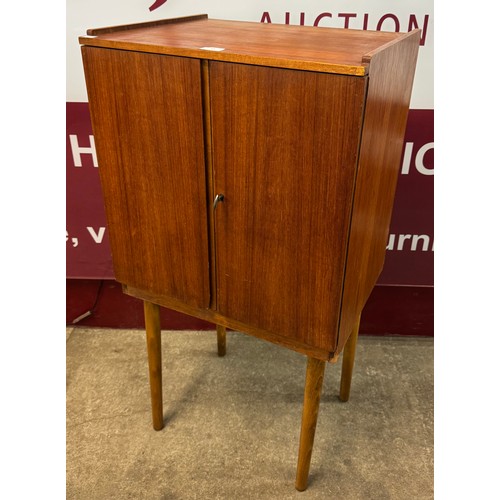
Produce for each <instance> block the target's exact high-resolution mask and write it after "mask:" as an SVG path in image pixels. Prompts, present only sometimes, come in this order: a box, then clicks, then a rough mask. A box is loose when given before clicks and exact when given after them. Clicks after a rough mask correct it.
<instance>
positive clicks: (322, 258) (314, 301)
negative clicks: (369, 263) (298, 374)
mask: <svg viewBox="0 0 500 500" xmlns="http://www.w3.org/2000/svg"><path fill="white" fill-rule="evenodd" d="M210 88H211V101H212V124H213V131H214V133H213V141H214V179H215V190H216V192H218V193H223V194H224V196H225V198H224V202H223V203H220V204H219V205H218V206H217V209H216V212H215V227H216V252H217V280H218V302H217V303H218V311H219V313H221V314H223V315H225V316H227V317H228V318H232V319H237V320H239V321H241V322H242V323H245V324H247V325H249V326H252V327H255V328H258V329H260V330H265V331H269V332H272V333H273V334H277V335H281V336H282V337H285V338H288V339H294V340H296V341H299V342H302V343H304V344H306V345H309V346H314V347H316V348H320V349H324V350H329V351H333V349H334V347H335V345H336V336H337V332H338V320H339V309H340V298H341V291H342V283H343V277H344V268H345V257H346V248H347V234H348V225H349V220H350V207H351V205H352V197H353V186H354V175H355V169H356V163H357V154H358V144H359V134H360V129H361V117H362V111H363V104H364V96H365V79H364V78H362V77H350V76H339V75H328V74H321V73H314V72H308V71H294V70H288V69H277V68H266V67H257V66H247V65H242V64H230V63H210Z"/></svg>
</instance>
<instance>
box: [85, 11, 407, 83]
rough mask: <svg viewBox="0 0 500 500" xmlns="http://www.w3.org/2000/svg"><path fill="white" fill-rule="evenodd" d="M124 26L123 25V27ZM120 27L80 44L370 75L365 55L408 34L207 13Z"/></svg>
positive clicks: (97, 32)
mask: <svg viewBox="0 0 500 500" xmlns="http://www.w3.org/2000/svg"><path fill="white" fill-rule="evenodd" d="M176 21H177V22H176ZM118 28H121V29H120V30H118V31H117V29H118ZM118 28H116V27H115V28H113V27H111V28H102V29H91V30H89V31H88V32H89V33H91V34H92V35H93V36H92V37H88V36H87V37H86V36H81V37H80V38H79V40H80V43H81V44H85V45H92V46H99V47H108V48H116V49H127V50H134V51H141V52H153V53H159V54H160V53H161V54H171V55H178V56H185V57H196V58H201V59H203V58H206V59H210V60H218V61H227V62H241V63H247V64H259V65H265V66H274V67H284V68H293V69H303V70H311V71H324V72H329V73H332V72H333V73H339V74H351V75H358V76H362V75H365V74H366V73H367V68H368V66H369V64H367V63H366V61H363V56H365V55H366V54H368V53H372V52H374V51H377V50H379V49H380V48H381V47H383V46H384V45H386V44H388V43H391V42H393V41H395V40H398V39H399V38H401V36H402V35H401V34H399V33H388V32H380V31H363V30H351V29H349V30H347V29H337V28H322V27H312V26H292V25H280V24H267V23H255V22H244V21H226V20H219V19H207V18H205V17H204V16H193V18H192V19H191V20H189V18H188V19H186V18H179V19H177V20H176V19H170V20H164V21H154V22H150V23H144V24H143V25H142V26H141V24H133V25H131V26H122V27H118ZM207 48H208V50H207ZM212 49H217V50H212ZM219 49H222V50H219Z"/></svg>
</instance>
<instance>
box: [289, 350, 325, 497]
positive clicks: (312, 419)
mask: <svg viewBox="0 0 500 500" xmlns="http://www.w3.org/2000/svg"><path fill="white" fill-rule="evenodd" d="M324 373H325V362H324V361H321V360H318V359H315V358H308V359H307V371H306V384H305V387H304V408H303V410H302V425H301V430H300V445H299V459H298V463H297V475H296V479H295V488H296V489H297V490H299V491H304V490H305V489H306V488H307V479H308V476H309V467H310V465H311V456H312V449H313V444H314V434H315V432H316V423H317V421H318V411H319V402H320V399H321V388H322V386H323V376H324Z"/></svg>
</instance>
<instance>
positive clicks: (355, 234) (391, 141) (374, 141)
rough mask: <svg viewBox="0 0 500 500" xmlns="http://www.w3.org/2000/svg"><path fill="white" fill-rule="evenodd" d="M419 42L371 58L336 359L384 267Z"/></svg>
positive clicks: (412, 37)
mask: <svg viewBox="0 0 500 500" xmlns="http://www.w3.org/2000/svg"><path fill="white" fill-rule="evenodd" d="M419 42H420V30H414V31H412V32H411V33H409V34H406V35H405V36H404V37H403V38H402V39H401V40H400V41H399V42H398V43H393V44H390V45H389V46H387V47H386V48H385V49H384V50H381V51H377V52H375V53H373V54H369V55H367V57H366V60H367V62H368V61H369V62H370V76H369V83H368V94H367V102H366V111H365V118H364V124H363V133H362V139H361V150H360V158H359V167H358V174H357V178H356V188H355V195H354V207H353V216H352V222H351V229H350V239H349V250H348V258H347V268H346V277H345V285H344V295H343V299H342V319H341V323H340V331H339V345H338V346H337V348H336V353H340V352H341V351H342V349H343V347H344V344H345V343H346V341H347V338H348V337H349V335H350V333H351V332H352V330H353V329H354V327H355V324H356V322H357V320H358V317H359V315H360V314H361V311H362V309H363V307H364V305H365V303H366V301H367V300H368V297H369V296H370V293H371V291H372V290H373V287H374V286H375V283H376V282H377V279H378V277H379V275H380V273H381V271H382V268H383V265H384V259H385V252H386V246H387V238H388V234H389V226H390V222H391V215H392V207H393V202H394V194H395V191H396V185H397V180H398V175H399V167H400V163H401V152H402V148H403V140H404V134H405V130H406V120H407V116H408V107H409V104H410V96H411V90H412V84H413V76H414V71H415V65H416V61H417V54H418V48H419Z"/></svg>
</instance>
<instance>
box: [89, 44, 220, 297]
mask: <svg viewBox="0 0 500 500" xmlns="http://www.w3.org/2000/svg"><path fill="white" fill-rule="evenodd" d="M82 53H83V60H84V68H85V77H86V82H87V89H88V95H89V106H90V113H91V119H92V128H93V131H94V135H95V142H96V150H97V156H98V161H99V174H100V178H101V184H102V189H103V195H104V204H105V209H106V216H107V221H108V229H109V238H110V243H111V252H112V257H113V266H114V271H115V275H116V279H117V280H118V281H120V282H122V283H126V284H128V285H131V286H135V287H138V288H141V289H144V290H149V291H150V292H152V293H156V294H159V295H166V296H170V297H173V298H176V299H178V300H180V301H184V302H186V303H187V304H190V305H193V306H197V307H208V303H209V299H210V292H209V276H208V238H207V228H206V223H207V208H206V189H205V166H204V165H205V164H204V144H203V118H202V102H201V73H200V62H199V61H197V60H193V59H183V58H177V57H171V56H162V55H156V54H145V53H138V52H127V51H121V50H112V49H102V48H92V47H83V48H82Z"/></svg>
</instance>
